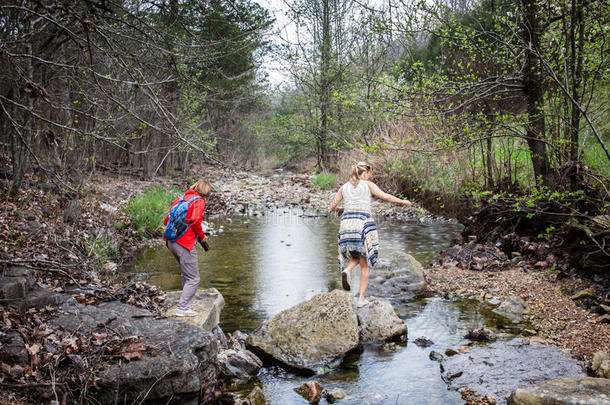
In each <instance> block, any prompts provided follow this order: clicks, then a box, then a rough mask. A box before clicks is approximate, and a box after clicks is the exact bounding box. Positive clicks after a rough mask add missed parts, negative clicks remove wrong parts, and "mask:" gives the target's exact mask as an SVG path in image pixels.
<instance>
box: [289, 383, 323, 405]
mask: <svg viewBox="0 0 610 405" xmlns="http://www.w3.org/2000/svg"><path fill="white" fill-rule="evenodd" d="M294 390H295V391H296V392H297V394H299V395H300V396H302V397H303V398H305V399H306V400H307V401H308V402H309V403H310V404H315V403H318V402H320V398H322V387H321V386H320V384H319V383H318V382H317V381H310V382H306V383H305V384H303V385H301V386H300V387H297V388H295V389H294Z"/></svg>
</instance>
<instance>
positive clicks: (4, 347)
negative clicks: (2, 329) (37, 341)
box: [0, 330, 30, 364]
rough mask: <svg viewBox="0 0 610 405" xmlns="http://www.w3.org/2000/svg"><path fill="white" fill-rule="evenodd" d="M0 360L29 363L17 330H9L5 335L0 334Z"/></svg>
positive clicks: (10, 362) (12, 362) (9, 362)
mask: <svg viewBox="0 0 610 405" xmlns="http://www.w3.org/2000/svg"><path fill="white" fill-rule="evenodd" d="M0 361H2V362H3V363H8V364H29V363H30V356H29V354H28V352H27V350H25V342H24V341H23V337H22V336H21V334H20V333H19V332H17V331H14V330H9V331H8V332H7V334H6V336H1V335H0Z"/></svg>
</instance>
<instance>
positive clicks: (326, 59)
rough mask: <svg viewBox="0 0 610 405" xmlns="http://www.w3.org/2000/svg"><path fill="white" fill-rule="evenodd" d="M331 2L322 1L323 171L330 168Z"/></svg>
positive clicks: (321, 93) (328, 0)
mask: <svg viewBox="0 0 610 405" xmlns="http://www.w3.org/2000/svg"><path fill="white" fill-rule="evenodd" d="M329 2H330V0H322V49H321V51H322V52H321V58H322V60H321V69H320V76H321V77H320V132H319V136H318V143H319V145H318V151H319V154H320V157H319V159H318V161H319V163H320V166H321V169H326V168H327V167H328V163H329V162H328V146H327V139H328V113H329V111H328V107H329V105H330V58H331V55H330V50H331V38H330V5H329Z"/></svg>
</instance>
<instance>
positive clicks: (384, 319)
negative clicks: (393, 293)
mask: <svg viewBox="0 0 610 405" xmlns="http://www.w3.org/2000/svg"><path fill="white" fill-rule="evenodd" d="M368 300H369V305H367V306H365V307H362V308H359V309H358V310H357V311H356V314H357V316H358V329H359V333H360V342H383V341H386V340H390V339H395V338H398V337H400V336H403V335H405V334H406V333H407V325H405V323H404V322H403V321H402V319H400V318H399V317H398V315H396V312H394V308H392V305H391V304H390V303H389V302H388V301H382V300H380V299H378V298H376V297H369V299H368Z"/></svg>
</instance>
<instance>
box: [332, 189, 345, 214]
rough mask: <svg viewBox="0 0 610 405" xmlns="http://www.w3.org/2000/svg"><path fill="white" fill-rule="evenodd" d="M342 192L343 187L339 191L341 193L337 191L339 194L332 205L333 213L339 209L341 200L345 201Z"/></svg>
mask: <svg viewBox="0 0 610 405" xmlns="http://www.w3.org/2000/svg"><path fill="white" fill-rule="evenodd" d="M342 190H343V187H341V188H340V189H339V191H337V194H335V198H333V201H332V202H331V203H330V210H331V211H335V210H336V209H337V205H339V203H340V202H341V200H343V191H342Z"/></svg>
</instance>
